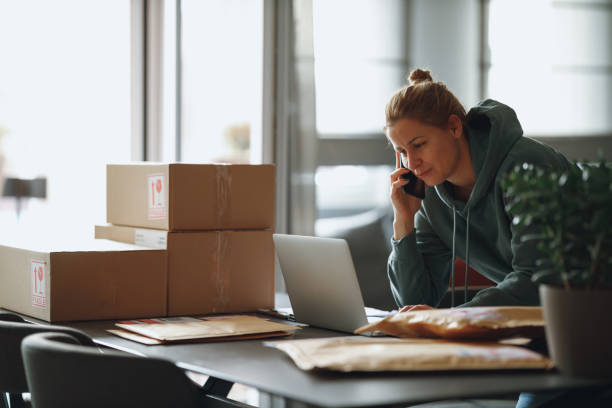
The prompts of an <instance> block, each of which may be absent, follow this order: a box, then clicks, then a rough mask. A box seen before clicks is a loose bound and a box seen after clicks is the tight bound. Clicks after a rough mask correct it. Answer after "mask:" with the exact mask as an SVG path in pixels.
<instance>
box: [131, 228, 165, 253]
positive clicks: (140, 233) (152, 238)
mask: <svg viewBox="0 0 612 408" xmlns="http://www.w3.org/2000/svg"><path fill="white" fill-rule="evenodd" d="M134 244H136V245H140V246H143V247H147V248H156V249H166V247H167V246H168V245H167V244H168V243H167V232H166V231H158V230H144V229H140V228H137V229H136V231H134Z"/></svg>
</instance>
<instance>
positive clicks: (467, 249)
mask: <svg viewBox="0 0 612 408" xmlns="http://www.w3.org/2000/svg"><path fill="white" fill-rule="evenodd" d="M469 270H470V208H469V207H468V212H467V218H466V220H465V287H464V292H463V296H464V298H463V300H464V303H467V301H468V273H469Z"/></svg>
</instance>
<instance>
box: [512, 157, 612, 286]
mask: <svg viewBox="0 0 612 408" xmlns="http://www.w3.org/2000/svg"><path fill="white" fill-rule="evenodd" d="M503 187H504V190H505V192H506V198H507V204H506V210H507V211H508V213H509V214H510V215H511V216H512V217H513V218H512V223H513V224H514V225H515V226H516V227H517V228H518V229H519V231H524V232H525V235H524V236H522V237H521V241H522V242H532V243H535V244H537V248H538V250H539V251H541V254H542V255H543V257H542V258H541V259H538V260H537V262H536V264H537V265H538V266H539V268H540V269H539V270H538V271H536V272H535V273H534V275H533V280H534V281H535V282H539V283H550V284H554V285H561V284H563V285H564V286H566V287H568V288H569V287H586V288H591V287H601V286H611V285H612V165H611V164H610V163H607V162H606V161H605V160H603V159H602V160H600V161H599V162H598V163H594V164H587V163H576V165H575V166H574V167H573V168H572V169H571V170H570V171H567V172H562V173H559V172H555V171H547V170H546V169H543V168H538V167H535V166H533V165H532V164H528V163H524V164H522V165H520V166H517V167H515V168H514V169H513V170H512V171H511V172H510V173H508V174H507V176H506V178H505V179H504V181H503Z"/></svg>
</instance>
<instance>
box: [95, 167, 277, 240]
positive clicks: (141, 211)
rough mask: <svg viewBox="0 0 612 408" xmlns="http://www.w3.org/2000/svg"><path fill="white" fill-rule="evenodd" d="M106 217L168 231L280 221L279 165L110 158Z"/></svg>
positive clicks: (260, 226) (268, 225) (118, 222)
mask: <svg viewBox="0 0 612 408" xmlns="http://www.w3.org/2000/svg"><path fill="white" fill-rule="evenodd" d="M106 183H107V184H106V186H107V189H106V221H107V222H108V223H111V224H115V225H125V226H133V227H145V228H155V229H163V230H168V231H187V230H221V229H267V228H272V227H273V226H274V166H273V165H270V164H263V165H233V164H232V165H227V164H182V163H173V164H150V163H135V164H109V165H107V168H106Z"/></svg>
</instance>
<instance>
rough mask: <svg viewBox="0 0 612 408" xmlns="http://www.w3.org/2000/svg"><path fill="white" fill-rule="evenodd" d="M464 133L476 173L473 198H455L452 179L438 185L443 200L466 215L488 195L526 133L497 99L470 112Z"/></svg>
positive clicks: (514, 116) (510, 109)
mask: <svg viewBox="0 0 612 408" xmlns="http://www.w3.org/2000/svg"><path fill="white" fill-rule="evenodd" d="M464 134H465V135H466V137H467V139H468V143H469V145H470V153H471V155H472V165H473V166H474V174H475V175H476V182H475V183H474V188H473V189H472V193H471V194H470V198H469V199H468V201H467V203H463V202H459V201H455V200H453V194H452V185H451V184H450V183H449V182H444V183H442V184H439V185H437V186H435V189H436V192H437V193H438V195H439V196H440V198H441V199H442V201H443V202H444V203H445V204H446V205H448V206H449V207H455V208H456V209H457V210H458V211H459V212H460V213H462V214H465V213H466V212H467V210H468V209H469V208H471V207H474V206H475V205H476V204H477V203H478V202H479V201H480V200H481V199H482V197H483V196H485V195H486V193H487V191H488V189H489V187H490V185H491V183H493V181H494V180H495V177H496V175H497V170H498V169H499V167H500V165H501V163H502V162H503V161H504V159H505V158H506V155H507V154H508V152H509V151H510V150H511V149H512V147H513V146H514V144H515V143H516V142H517V140H519V139H520V138H521V137H522V136H523V128H522V127H521V124H520V123H519V121H518V118H517V117H516V113H515V112H514V110H513V109H512V108H511V107H509V106H507V105H504V104H503V103H500V102H497V101H495V100H493V99H485V100H483V101H481V102H480V103H479V104H478V105H476V106H475V107H474V108H472V109H470V111H469V112H468V114H467V117H466V123H465V125H464Z"/></svg>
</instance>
